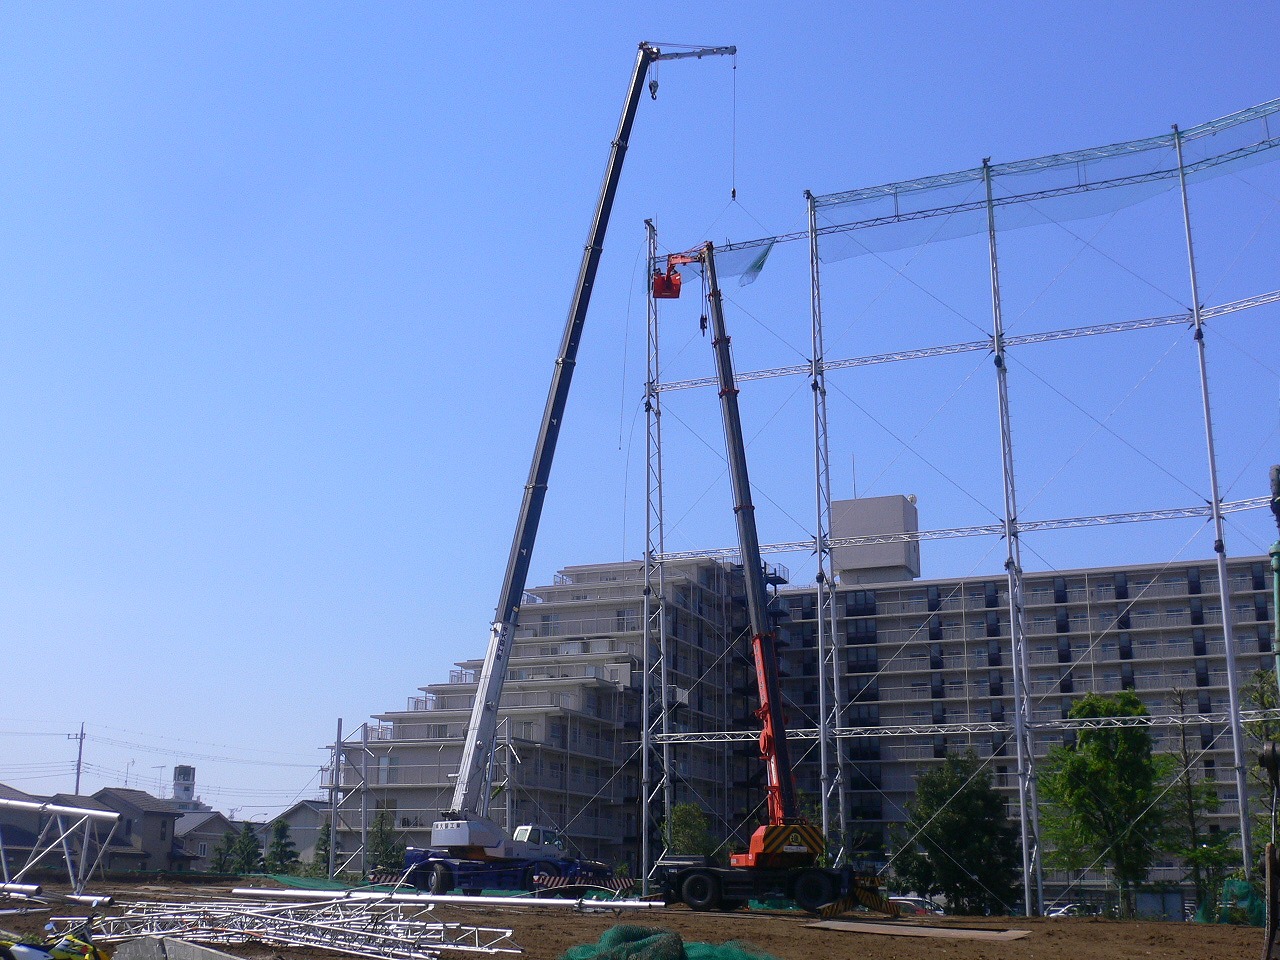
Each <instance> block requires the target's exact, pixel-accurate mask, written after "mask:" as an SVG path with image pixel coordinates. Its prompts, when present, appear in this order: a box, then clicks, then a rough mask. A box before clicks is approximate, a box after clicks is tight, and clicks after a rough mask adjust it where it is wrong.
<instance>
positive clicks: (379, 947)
mask: <svg viewBox="0 0 1280 960" xmlns="http://www.w3.org/2000/svg"><path fill="white" fill-rule="evenodd" d="M120 907H121V909H122V910H123V912H122V913H120V914H118V915H115V916H104V917H99V918H98V919H97V920H96V921H95V923H94V939H95V940H96V941H100V942H106V943H111V942H120V941H123V940H131V939H134V938H136V937H173V938H176V939H180V940H192V941H196V942H200V943H246V942H253V941H257V942H261V943H271V944H276V945H279V946H285V947H316V948H319V949H324V950H334V951H337V952H339V953H346V954H350V955H352V956H356V957H371V958H378V960H385V958H390V960H434V958H436V957H439V956H440V954H441V951H445V950H451V951H452V950H461V951H468V952H471V953H521V952H522V951H521V949H520V947H519V945H517V944H516V942H515V940H514V939H513V938H512V932H511V930H509V929H501V928H497V927H473V926H467V925H465V924H460V923H441V922H439V921H437V920H436V919H435V916H434V915H433V914H432V913H431V911H430V909H428V908H427V907H424V906H423V905H421V904H404V903H378V902H370V901H352V900H336V901H324V902H319V903H284V904H274V903H272V904H263V903H245V902H243V901H233V900H216V901H190V902H185V903H153V902H152V903H146V902H137V903H127V904H120ZM66 922H68V923H70V922H72V921H66ZM74 922H83V921H74Z"/></svg>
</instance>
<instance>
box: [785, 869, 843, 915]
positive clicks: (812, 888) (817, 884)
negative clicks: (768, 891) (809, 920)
mask: <svg viewBox="0 0 1280 960" xmlns="http://www.w3.org/2000/svg"><path fill="white" fill-rule="evenodd" d="M835 898H836V882H835V880H834V879H833V878H832V877H831V875H830V874H829V873H827V872H826V871H825V870H805V871H803V872H802V873H801V874H800V876H798V877H796V882H795V884H794V885H793V886H792V888H791V899H792V900H794V901H795V902H796V906H797V907H799V908H800V909H801V910H805V911H807V912H809V913H817V912H818V909H819V908H820V907H823V906H825V905H826V904H828V903H830V902H831V901H832V900H834V899H835Z"/></svg>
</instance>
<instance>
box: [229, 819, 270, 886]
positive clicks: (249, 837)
mask: <svg viewBox="0 0 1280 960" xmlns="http://www.w3.org/2000/svg"><path fill="white" fill-rule="evenodd" d="M229 866H230V867H231V872H232V873H240V874H244V873H256V872H257V871H258V870H260V869H261V868H262V846H261V845H260V844H259V843H258V838H257V836H255V835H254V832H253V827H251V826H249V824H247V823H246V824H245V825H244V826H243V827H241V828H240V835H239V836H237V837H236V842H235V846H234V847H233V848H232V850H231V859H230V863H229Z"/></svg>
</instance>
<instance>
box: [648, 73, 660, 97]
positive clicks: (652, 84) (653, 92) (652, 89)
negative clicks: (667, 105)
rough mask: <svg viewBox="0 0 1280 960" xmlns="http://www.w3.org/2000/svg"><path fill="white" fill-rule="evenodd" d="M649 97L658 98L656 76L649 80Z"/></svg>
mask: <svg viewBox="0 0 1280 960" xmlns="http://www.w3.org/2000/svg"><path fill="white" fill-rule="evenodd" d="M649 99H651V100H657V99H658V78H657V77H654V78H653V79H652V80H650V81H649Z"/></svg>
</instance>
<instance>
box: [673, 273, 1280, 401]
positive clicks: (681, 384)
mask: <svg viewBox="0 0 1280 960" xmlns="http://www.w3.org/2000/svg"><path fill="white" fill-rule="evenodd" d="M1278 302H1280V290H1271V291H1269V292H1267V293H1261V294H1258V295H1257V296H1253V297H1245V298H1244V299H1242V300H1232V301H1229V302H1227V303H1221V304H1218V305H1217V306H1213V307H1205V308H1204V309H1202V310H1201V311H1200V318H1201V319H1202V320H1207V319H1211V318H1213V317H1222V316H1226V315H1228V314H1232V313H1236V312H1238V311H1241V310H1248V309H1250V308H1252V307H1259V306H1263V305H1265V304H1269V303H1278ZM1193 322H1194V317H1193V315H1192V312H1191V311H1190V310H1187V311H1185V312H1183V313H1171V314H1166V315H1165V316H1160V317H1141V318H1139V319H1137V320H1118V321H1115V322H1113V323H1095V324H1090V325H1088V326H1083V327H1065V328H1063V329H1060V330H1046V331H1044V332H1042V333H1026V334H1022V335H1021V336H1013V337H1005V338H1004V345H1005V346H1006V347H1015V346H1022V345H1024V344H1032V343H1052V342H1054V341H1057V340H1074V339H1076V338H1078V337H1095V336H1099V335H1101V334H1107V333H1129V332H1131V331H1134V330H1151V329H1154V328H1156V327H1172V326H1180V325H1183V324H1187V325H1190V324H1191V323H1193ZM993 349H994V346H993V344H992V341H991V339H990V338H988V339H985V340H968V341H965V342H962V343H948V344H942V345H940V346H936V347H922V348H920V349H918V350H898V351H895V352H893V353H875V354H871V355H869V356H865V357H849V358H847V359H844V360H828V361H825V362H824V364H823V369H824V370H851V369H854V368H856V367H869V366H874V365H876V364H881V363H897V362H899V361H903V360H921V359H924V358H926V357H950V356H955V355H956V354H961V353H976V352H982V351H991V350H993ZM811 371H812V365H811V364H808V363H793V364H789V365H787V366H784V367H770V368H768V369H765V370H749V371H747V372H746V373H740V374H738V379H739V380H768V379H772V378H774V377H807V376H809V375H810V373H811ZM715 382H716V380H715V377H695V378H693V379H689V380H672V381H671V382H669V383H661V384H657V385H656V387H655V389H656V390H657V391H659V392H661V393H667V392H669V391H673V390H693V389H696V388H699V387H711V386H715Z"/></svg>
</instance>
